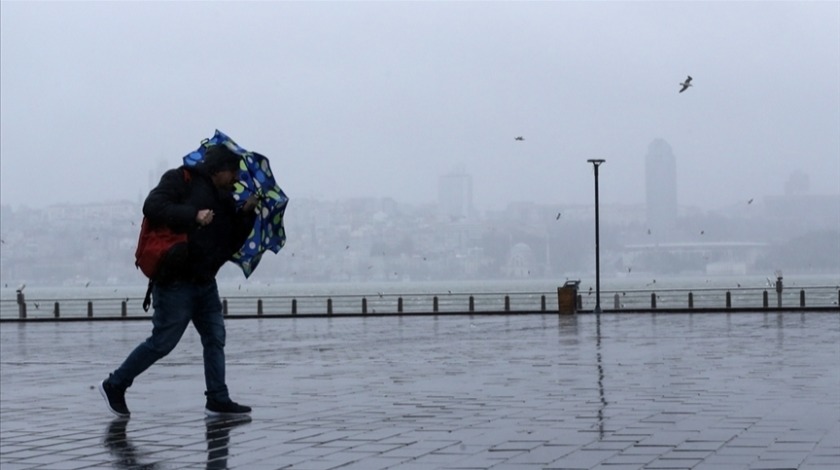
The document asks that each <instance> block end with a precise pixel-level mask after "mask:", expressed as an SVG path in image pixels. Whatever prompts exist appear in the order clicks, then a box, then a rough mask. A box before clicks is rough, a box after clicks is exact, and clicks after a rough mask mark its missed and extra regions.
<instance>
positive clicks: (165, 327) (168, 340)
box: [105, 283, 193, 392]
mask: <svg viewBox="0 0 840 470" xmlns="http://www.w3.org/2000/svg"><path fill="white" fill-rule="evenodd" d="M152 296H153V299H154V309H155V310H154V314H153V315H152V324H153V325H154V328H153V329H152V335H151V336H149V337H148V338H146V341H144V342H142V343H140V345H139V346H137V347H136V348H135V349H134V351H132V352H131V354H129V355H128V357H127V358H126V360H125V361H123V363H122V365H120V367H119V368H118V369H117V370H115V371H114V372H113V373H112V374H111V375H110V376H109V377H108V378H107V379H106V380H105V383H106V384H107V385H108V386H110V387H111V388H113V389H115V390H118V391H123V392H124V391H125V389H126V388H128V387H130V386H131V384H132V383H133V382H134V378H135V377H137V376H138V375H140V374H141V373H143V372H144V371H145V370H146V369H148V368H149V366H151V365H152V364H154V363H155V362H157V360H158V359H160V358H162V357H164V356H166V355H167V354H169V353H170V352H172V350H173V349H174V348H175V346H176V345H177V344H178V341H180V340H181V336H183V334H184V331H186V329H187V325H189V323H190V317H191V316H192V309H193V299H192V292H191V289H190V287H189V285H185V284H182V283H173V284H168V285H164V286H158V285H155V287H154V290H153V292H152Z"/></svg>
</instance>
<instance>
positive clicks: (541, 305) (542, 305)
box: [540, 294, 545, 312]
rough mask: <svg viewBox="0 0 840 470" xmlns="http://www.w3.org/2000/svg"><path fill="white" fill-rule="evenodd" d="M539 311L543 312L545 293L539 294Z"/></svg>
mask: <svg viewBox="0 0 840 470" xmlns="http://www.w3.org/2000/svg"><path fill="white" fill-rule="evenodd" d="M540 311H541V312H545V294H543V295H541V296H540Z"/></svg>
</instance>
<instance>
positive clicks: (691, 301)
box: [688, 292, 694, 309]
mask: <svg viewBox="0 0 840 470" xmlns="http://www.w3.org/2000/svg"><path fill="white" fill-rule="evenodd" d="M688 308H689V309H693V308H694V292H689V293H688Z"/></svg>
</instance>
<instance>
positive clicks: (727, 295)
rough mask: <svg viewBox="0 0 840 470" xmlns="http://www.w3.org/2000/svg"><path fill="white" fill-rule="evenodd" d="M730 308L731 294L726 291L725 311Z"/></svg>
mask: <svg viewBox="0 0 840 470" xmlns="http://www.w3.org/2000/svg"><path fill="white" fill-rule="evenodd" d="M730 308H732V293H731V292H729V291H726V309H727V310H729V309H730Z"/></svg>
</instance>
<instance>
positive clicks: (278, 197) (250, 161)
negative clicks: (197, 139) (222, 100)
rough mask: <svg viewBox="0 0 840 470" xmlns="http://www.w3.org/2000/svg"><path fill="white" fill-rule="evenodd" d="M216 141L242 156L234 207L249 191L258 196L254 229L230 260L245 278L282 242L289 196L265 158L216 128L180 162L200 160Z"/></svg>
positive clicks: (193, 163)
mask: <svg viewBox="0 0 840 470" xmlns="http://www.w3.org/2000/svg"><path fill="white" fill-rule="evenodd" d="M219 144H221V145H226V146H227V147H228V148H229V149H230V150H232V151H233V152H234V153H236V154H238V155H241V156H242V162H241V163H240V165H239V168H240V171H239V181H238V182H237V183H236V184H235V189H234V191H233V198H234V199H235V200H236V204H237V206H238V207H241V206H242V205H244V204H245V201H247V200H248V198H249V197H250V196H251V195H252V194H254V195H256V196H257V199H258V202H257V217H256V220H255V221H254V228H253V229H252V230H251V233H250V234H249V235H248V239H247V240H246V241H245V245H243V246H242V248H240V249H239V251H238V252H236V253H235V254H234V255H233V262H234V263H236V264H237V265H239V267H240V268H242V272H243V273H244V274H245V277H246V278H248V277H249V276H250V275H251V273H253V272H254V270H255V269H256V268H257V265H258V264H259V263H260V259H262V255H263V253H265V251H266V250H271V251H273V252H274V253H277V252H279V251H280V249H281V248H283V245H285V244H286V230H285V229H284V227H283V214H284V213H285V212H286V205H287V204H288V202H289V198H288V197H286V193H284V192H283V190H282V189H280V186H278V185H277V182H276V181H275V180H274V173H272V171H271V167H270V166H269V162H268V158H266V157H264V156H263V155H260V154H258V153H256V152H250V151H248V150H245V149H244V148H242V147H240V146H239V145H237V144H236V142H234V141H233V139H231V138H230V137H228V136H227V135H225V134H224V133H223V132H221V131H219V130H218V129H217V130H216V133H215V134H214V135H213V137H211V138H209V139H204V140H203V141H201V145H200V146H199V147H198V149H197V150H195V151H193V152H190V153H189V154H187V156H185V157H184V165H187V166H195V165H196V164H198V162H200V161H202V160H203V159H204V152H205V151H206V150H207V148H209V147H211V146H213V145H219Z"/></svg>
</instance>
